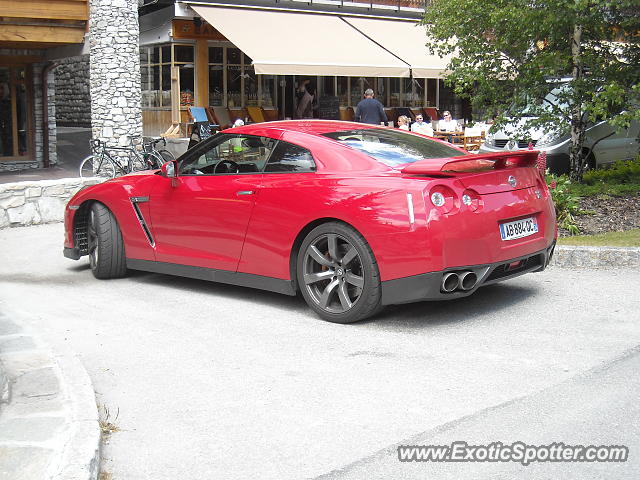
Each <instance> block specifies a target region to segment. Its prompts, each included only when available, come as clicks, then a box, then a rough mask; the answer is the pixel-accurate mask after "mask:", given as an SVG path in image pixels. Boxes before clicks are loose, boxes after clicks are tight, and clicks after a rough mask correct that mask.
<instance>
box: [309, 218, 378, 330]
mask: <svg viewBox="0 0 640 480" xmlns="http://www.w3.org/2000/svg"><path fill="white" fill-rule="evenodd" d="M297 277H298V284H299V285H300V290H301V292H302V296H303V297H304V299H305V300H306V302H307V304H308V305H309V306H310V307H311V308H312V309H313V310H315V311H316V312H317V313H318V314H319V315H320V316H321V317H322V318H323V319H325V320H328V321H330V322H335V323H352V322H357V321H359V320H363V319H365V318H367V317H369V316H371V315H373V314H375V313H376V312H378V311H379V310H380V308H381V306H380V299H381V296H382V288H381V285H380V273H379V271H378V265H377V263H376V260H375V257H374V256H373V252H372V251H371V248H370V247H369V244H368V243H367V241H366V240H365V239H364V237H363V236H362V235H361V234H360V233H358V232H357V231H356V230H354V229H353V228H351V227H349V226H347V225H344V224H342V223H337V222H331V223H325V224H323V225H320V226H318V227H316V228H314V229H313V230H312V231H311V232H310V233H309V234H308V235H307V237H306V238H305V239H304V241H303V242H302V245H301V247H300V251H299V255H298V261H297Z"/></svg>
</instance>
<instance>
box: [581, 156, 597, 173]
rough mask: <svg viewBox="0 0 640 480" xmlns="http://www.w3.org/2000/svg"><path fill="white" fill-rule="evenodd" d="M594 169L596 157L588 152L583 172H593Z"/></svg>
mask: <svg viewBox="0 0 640 480" xmlns="http://www.w3.org/2000/svg"><path fill="white" fill-rule="evenodd" d="M596 168H597V164H596V156H595V155H594V154H593V152H591V151H590V152H589V153H587V154H586V159H585V161H584V171H585V172H587V171H589V170H595V169H596Z"/></svg>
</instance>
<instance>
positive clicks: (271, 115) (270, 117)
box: [262, 108, 280, 122]
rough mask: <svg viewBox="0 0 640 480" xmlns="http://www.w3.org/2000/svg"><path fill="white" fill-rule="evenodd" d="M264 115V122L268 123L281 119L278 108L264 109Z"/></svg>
mask: <svg viewBox="0 0 640 480" xmlns="http://www.w3.org/2000/svg"><path fill="white" fill-rule="evenodd" d="M262 115H264V120H265V121H266V122H273V121H274V120H278V118H279V117H280V114H279V112H278V109H277V108H263V109H262Z"/></svg>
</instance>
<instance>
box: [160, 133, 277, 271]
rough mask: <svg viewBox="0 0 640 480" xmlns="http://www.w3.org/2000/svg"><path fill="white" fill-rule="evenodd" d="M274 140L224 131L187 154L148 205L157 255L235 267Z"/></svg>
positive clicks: (180, 261) (184, 262)
mask: <svg viewBox="0 0 640 480" xmlns="http://www.w3.org/2000/svg"><path fill="white" fill-rule="evenodd" d="M275 144H276V140H275V139H271V138H267V137H262V136H255V135H238V134H236V135H230V134H221V135H217V136H216V137H214V138H212V139H211V140H210V141H208V142H205V143H204V144H202V145H198V146H197V147H195V148H194V149H193V152H192V153H191V154H189V153H187V154H186V156H185V157H183V159H181V161H180V166H179V176H178V178H177V179H176V180H174V181H169V180H168V179H167V181H166V182H159V183H158V184H157V185H156V187H155V188H154V190H153V191H152V193H151V195H150V201H149V208H150V211H151V222H152V225H153V231H154V236H155V242H156V260H157V261H159V262H167V263H173V264H182V265H191V266H198V267H205V268H212V269H219V270H227V271H233V272H235V271H236V270H237V266H238V261H239V259H240V255H241V253H242V245H243V242H244V238H245V234H246V230H247V225H248V223H249V218H250V216H251V212H252V210H253V207H254V204H255V201H256V196H257V194H258V188H259V186H260V181H261V176H262V174H261V170H262V168H263V167H264V164H265V163H266V161H267V159H268V157H269V155H270V153H271V150H272V149H273V147H274V146H275Z"/></svg>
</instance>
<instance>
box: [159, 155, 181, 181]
mask: <svg viewBox="0 0 640 480" xmlns="http://www.w3.org/2000/svg"><path fill="white" fill-rule="evenodd" d="M160 171H161V172H162V176H163V177H167V178H170V179H171V186H172V187H177V186H178V162H177V161H176V160H170V161H168V162H165V163H163V164H162V166H161V167H160Z"/></svg>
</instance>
